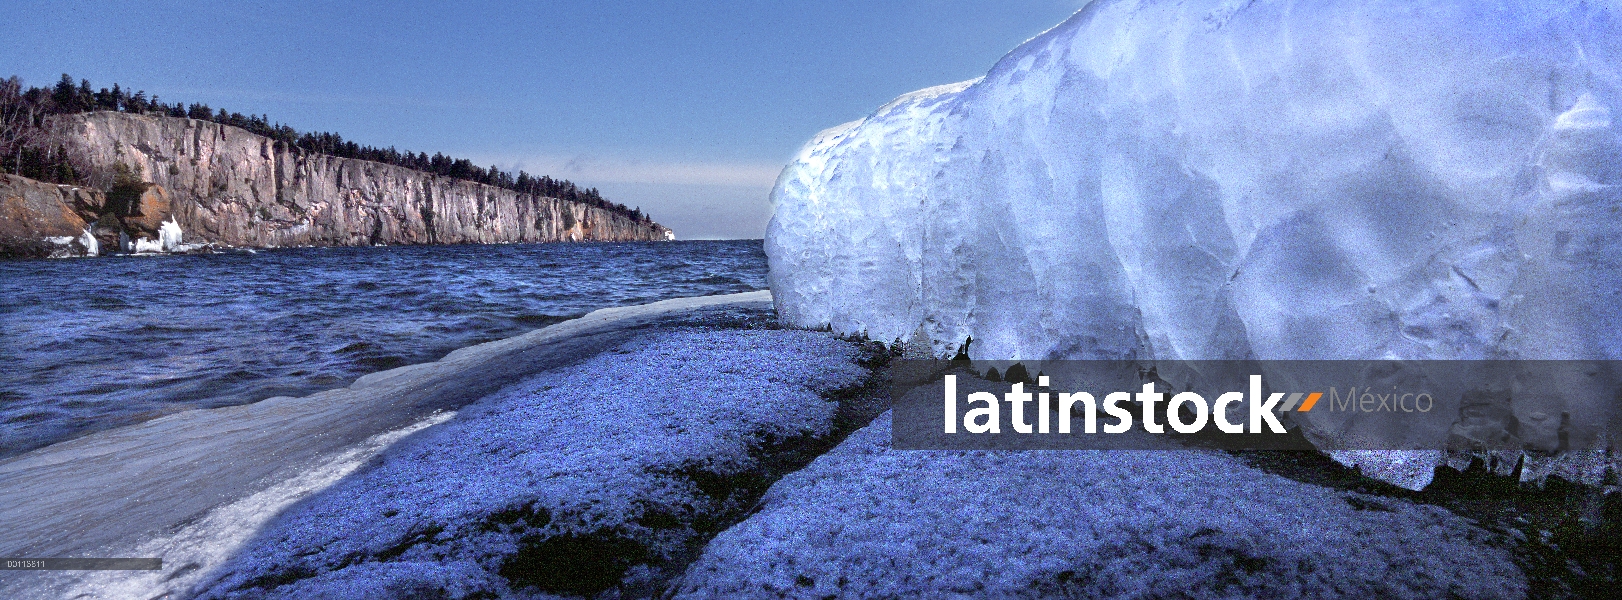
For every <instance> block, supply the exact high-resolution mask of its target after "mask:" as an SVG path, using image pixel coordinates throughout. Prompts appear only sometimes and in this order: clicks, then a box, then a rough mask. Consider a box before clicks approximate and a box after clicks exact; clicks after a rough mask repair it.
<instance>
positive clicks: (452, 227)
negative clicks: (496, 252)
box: [7, 112, 671, 247]
mask: <svg viewBox="0 0 1622 600" xmlns="http://www.w3.org/2000/svg"><path fill="white" fill-rule="evenodd" d="M47 129H48V130H49V131H50V134H51V136H52V139H51V140H50V141H49V145H50V146H52V147H58V146H59V147H61V148H64V149H65V150H66V151H67V152H68V153H69V154H70V155H72V156H73V157H74V158H75V159H76V160H77V161H78V162H79V163H80V164H84V165H87V166H88V167H89V168H90V171H91V175H90V181H89V186H90V187H92V188H99V189H110V188H112V187H114V186H115V174H116V173H117V169H118V168H119V165H123V166H124V167H125V168H127V169H128V170H129V171H130V173H132V174H133V175H134V176H136V177H137V178H139V179H140V180H142V181H144V182H148V183H150V184H154V185H153V186H152V191H153V193H149V194H146V196H152V198H150V200H153V202H148V201H147V200H149V199H148V198H143V200H142V201H141V202H140V205H141V206H140V207H141V208H147V207H148V206H147V205H148V204H151V206H152V207H153V208H156V209H157V210H156V211H154V210H151V209H150V208H149V209H148V210H146V211H145V213H151V214H145V213H143V214H140V215H138V217H139V219H140V220H141V222H142V223H143V224H144V223H145V222H146V221H150V222H152V223H161V222H162V221H166V220H171V219H172V220H173V221H175V222H176V223H178V224H179V226H180V228H181V229H182V230H184V231H185V232H186V236H187V239H188V241H207V242H212V243H217V244H228V245H232V246H247V247H286V246H358V245H374V244H463V243H502V242H550V241H581V240H596V241H635V240H665V239H670V237H671V234H670V230H669V229H667V228H665V227H664V226H661V225H658V224H656V223H648V222H638V221H635V220H633V219H631V218H628V217H626V216H624V215H621V214H618V213H614V212H610V211H608V210H604V209H600V208H597V207H592V206H587V205H584V204H581V203H577V202H569V201H564V200H559V199H556V198H547V197H540V196H533V195H529V194H520V193H517V192H514V191H511V190H506V189H502V188H497V187H493V186H488V185H484V184H479V183H473V182H468V181H462V180H458V179H450V178H445V177H439V176H435V175H431V174H427V173H423V172H420V171H415V170H412V169H407V168H404V167H397V166H392V165H385V164H381V163H375V162H370V161H365V160H357V159H347V158H338V157H333V156H327V155H322V154H312V153H307V152H303V151H300V150H298V149H291V150H289V149H286V148H279V147H278V146H277V144H275V143H274V142H273V141H272V140H271V139H270V138H266V137H263V136H259V135H255V134H252V133H249V132H247V131H245V130H242V129H239V128H236V127H231V126H228V125H220V124H218V123H212V122H208V121H199V120H194V119H182V118H173V117H160V116H150V115H133V114H125V113H113V112H95V113H84V114H75V115H62V116H58V117H54V118H53V120H52V121H51V122H50V123H49V124H48V125H47ZM13 179H17V178H13ZM53 187H54V186H53ZM130 208H132V209H136V212H140V211H139V209H137V207H134V206H132V207H130ZM160 213H161V214H160ZM79 216H80V217H81V220H88V221H94V220H95V215H79ZM7 219H8V220H9V217H7ZM125 220H128V219H125ZM58 228H60V227H58Z"/></svg>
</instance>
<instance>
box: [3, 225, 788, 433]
mask: <svg viewBox="0 0 1622 600" xmlns="http://www.w3.org/2000/svg"><path fill="white" fill-rule="evenodd" d="M765 286H766V256H765V254H764V252H763V251H762V248H761V243H760V241H759V240H753V241H709V242H705V241H693V242H674V243H621V244H602V243H591V244H525V245H502V246H399V247H386V248H308V249H285V250H271V251H262V252H260V253H259V254H256V255H238V254H222V255H210V256H163V257H121V258H99V259H78V260H27V261H22V260H13V261H0V457H5V456H11V455H15V454H18V453H21V452H25V451H27V450H30V449H33V448H37V447H40V446H43V445H46V444H50V443H52V442H56V441H60V440H63V439H67V438H70V437H75V436H77V435H81V434H84V433H88V432H91V431H96V430H100V429H107V428H110V427H116V426H120V425H126V424H130V423H135V422H139V421H143V420H146V419H150V418H153V417H156V416H160V415H163V414H168V413H171V412H175V411H179V410H185V409H188V408H197V407H213V406H224V405H230V404H243V403H247V402H254V401H257V400H262V399H265V398H269V397H271V396H279V395H291V396H299V395H305V394H309V393H312V392H316V391H320V390H324V389H329V388H333V387H341V386H344V385H347V384H349V383H350V382H352V381H354V380H355V379H356V378H358V377H359V376H361V375H364V374H367V373H371V372H374V371H380V370H384V369H390V368H393V367H398V366H401V365H408V364H413V363H420V362H427V361H432V360H437V359H439V358H440V357H442V356H444V355H445V354H447V353H449V352H450V351H452V350H455V349H457V348H461V347H463V346H468V345H471V344H477V343H480V342H486V341H490V340H496V339H501V338H504V337H508V336H512V335H516V334H519V333H522V332H525V331H528V330H531V329H535V328H538V327H542V326H545V325H549V324H551V323H555V322H558V321H562V320H565V319H569V318H573V317H578V316H580V315H583V314H585V313H587V312H590V311H592V310H595V309H598V308H604V307H609V306H624V305H632V304H642V303H647V302H653V301H657V300H663V299H667V298H677V297H683V296H703V295H710V294H727V293H734V292H747V291H752V290H758V289H764V288H765Z"/></svg>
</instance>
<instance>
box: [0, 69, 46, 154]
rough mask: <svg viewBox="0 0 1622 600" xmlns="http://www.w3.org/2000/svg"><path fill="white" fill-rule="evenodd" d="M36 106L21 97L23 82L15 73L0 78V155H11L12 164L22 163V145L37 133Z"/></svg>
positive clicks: (27, 142)
mask: <svg viewBox="0 0 1622 600" xmlns="http://www.w3.org/2000/svg"><path fill="white" fill-rule="evenodd" d="M35 110H36V107H35V106H34V103H32V102H29V101H28V99H27V98H25V97H23V82H22V80H21V79H18V78H17V76H16V75H13V76H11V77H10V78H7V79H0V156H11V157H13V162H12V163H11V164H12V165H16V166H18V167H20V166H21V165H22V152H23V147H24V146H27V145H28V144H29V143H30V142H33V141H34V138H35V137H36V136H37V135H38V133H37V132H38V129H37V128H35V127H34V117H35V114H34V113H35Z"/></svg>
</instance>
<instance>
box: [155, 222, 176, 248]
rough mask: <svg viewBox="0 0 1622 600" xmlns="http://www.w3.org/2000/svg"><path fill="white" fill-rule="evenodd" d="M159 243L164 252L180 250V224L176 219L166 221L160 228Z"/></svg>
mask: <svg viewBox="0 0 1622 600" xmlns="http://www.w3.org/2000/svg"><path fill="white" fill-rule="evenodd" d="M158 242H159V243H160V244H161V245H162V246H163V251H164V252H174V251H175V250H178V249H180V223H176V222H175V221H174V219H170V220H168V221H164V222H163V225H162V226H160V227H159V228H158Z"/></svg>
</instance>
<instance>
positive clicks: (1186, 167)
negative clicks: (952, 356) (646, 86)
mask: <svg viewBox="0 0 1622 600" xmlns="http://www.w3.org/2000/svg"><path fill="white" fill-rule="evenodd" d="M1618 16H1622V10H1618V7H1617V5H1616V3H1614V2H1578V1H1576V0H1558V1H1556V0H1543V1H1534V2H1515V3H1509V2H1474V1H1466V0H1427V1H1421V2H1390V1H1374V0H1335V1H1328V2H1315V3H1311V4H1305V5H1303V4H1299V3H1292V2H1285V1H1269V0H1255V1H1250V0H1243V1H1242V0H1190V1H1188V2H1169V1H1164V2H1157V1H1130V0H1098V1H1095V2H1093V3H1091V4H1089V5H1088V6H1087V7H1086V8H1084V9H1083V10H1082V11H1081V12H1079V13H1077V14H1076V15H1075V16H1074V17H1072V18H1071V19H1069V20H1068V21H1066V22H1065V23H1063V24H1061V25H1059V26H1057V27H1055V28H1053V29H1051V30H1049V31H1047V32H1045V33H1043V34H1042V35H1039V36H1037V37H1036V38H1034V39H1032V40H1030V41H1028V42H1026V43H1025V44H1023V45H1021V46H1020V47H1019V48H1017V49H1015V50H1014V51H1013V52H1011V53H1009V54H1008V55H1007V56H1006V57H1004V58H1003V59H1002V60H1001V61H999V62H998V63H997V64H996V66H995V67H993V68H992V70H991V71H990V73H988V74H987V75H986V76H985V77H983V78H981V79H978V80H973V81H969V82H964V83H961V84H956V85H950V86H942V87H937V88H931V89H928V90H923V91H920V92H915V93H913V94H908V95H906V96H902V97H901V98H898V99H897V100H895V101H894V102H891V103H890V104H888V105H885V106H884V107H882V108H880V109H878V110H877V111H876V112H874V113H873V114H872V115H870V116H868V117H867V118H865V119H862V120H860V121H858V122H855V123H850V124H846V125H841V126H839V127H836V128H833V129H830V130H827V131H825V132H823V133H821V134H819V135H818V136H817V137H816V138H815V139H813V140H812V141H811V142H810V143H809V144H807V145H806V147H805V148H804V149H803V150H801V152H800V153H799V155H798V156H797V157H796V158H795V160H794V161H793V162H792V163H791V164H790V165H789V166H788V167H787V168H786V169H785V170H784V172H783V174H782V175H781V177H780V178H779V180H778V183H777V186H776V188H775V189H774V190H773V201H774V203H775V205H776V213H775V215H774V217H773V220H772V223H771V225H770V228H769V230H768V232H767V240H766V251H767V254H768V256H769V258H770V261H771V276H770V283H771V287H772V290H773V293H774V294H775V296H776V298H777V302H778V310H779V312H780V315H781V316H782V317H783V318H784V319H785V320H787V321H789V322H791V323H793V324H794V325H799V326H805V327H819V326H831V327H832V328H833V329H834V330H835V331H839V332H865V333H866V334H867V335H869V336H871V337H872V338H874V339H882V340H898V339H903V338H906V337H907V336H909V335H910V334H912V333H913V332H914V331H915V330H916V329H917V328H918V327H919V325H920V324H922V325H923V327H924V329H925V330H926V332H927V333H928V335H929V339H931V340H934V342H933V343H934V346H935V351H936V353H937V354H947V353H949V352H952V351H953V350H954V349H955V348H956V347H957V346H958V345H959V344H961V343H962V342H963V341H964V340H965V339H967V338H969V337H970V336H973V339H974V343H973V345H972V346H971V348H970V349H969V354H970V355H971V356H972V357H974V358H985V359H1043V358H1117V357H1128V358H1141V359H1230V358H1259V359H1369V358H1398V359H1481V358H1509V359H1531V358H1537V359H1573V358H1585V359H1622V335H1618V333H1619V332H1622V293H1618V292H1617V290H1622V219H1618V218H1616V215H1617V214H1619V212H1622V187H1619V184H1622V137H1619V135H1618V131H1617V129H1616V128H1615V126H1614V119H1613V117H1612V111H1613V110H1614V107H1616V106H1617V105H1618V103H1619V102H1622V78H1619V75H1622V20H1619V19H1618V18H1617V17H1618ZM1607 414H1608V415H1609V417H1608V418H1609V419H1610V421H1611V424H1612V425H1613V429H1612V430H1613V431H1615V430H1616V429H1615V428H1614V425H1615V424H1616V421H1617V420H1618V411H1616V410H1614V409H1611V410H1609V411H1608V413H1607ZM1409 458H1412V457H1409ZM1408 467H1412V465H1407V466H1406V467H1405V470H1407V471H1413V470H1414V469H1412V468H1408ZM1418 470H1421V471H1422V470H1423V469H1422V468H1420V469H1418ZM1409 484H1410V485H1415V483H1414V481H1411V480H1410V481H1409Z"/></svg>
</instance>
